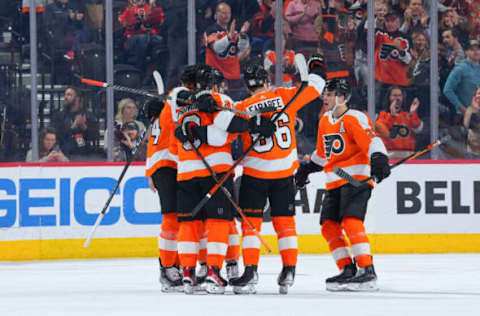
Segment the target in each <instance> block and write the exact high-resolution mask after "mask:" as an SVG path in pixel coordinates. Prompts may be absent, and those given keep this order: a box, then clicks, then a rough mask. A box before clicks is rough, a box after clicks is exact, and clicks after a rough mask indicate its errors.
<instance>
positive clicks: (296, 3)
mask: <svg viewBox="0 0 480 316" xmlns="http://www.w3.org/2000/svg"><path fill="white" fill-rule="evenodd" d="M335 1H336V0H335ZM319 15H321V5H320V3H319V2H318V1H314V0H293V1H291V2H290V3H289V4H288V6H287V9H286V11H285V19H286V20H287V21H288V23H289V24H290V27H291V30H292V34H291V35H292V36H291V43H290V45H289V47H292V48H294V49H295V51H297V52H302V53H303V54H304V55H306V56H309V55H310V54H311V53H312V52H314V51H316V49H317V46H318V35H317V33H316V32H315V27H314V22H315V19H316V18H317V17H318V16H319Z"/></svg>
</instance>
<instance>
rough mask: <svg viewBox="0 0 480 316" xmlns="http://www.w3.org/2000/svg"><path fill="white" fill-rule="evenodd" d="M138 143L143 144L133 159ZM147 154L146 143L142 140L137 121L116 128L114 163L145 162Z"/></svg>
mask: <svg viewBox="0 0 480 316" xmlns="http://www.w3.org/2000/svg"><path fill="white" fill-rule="evenodd" d="M137 142H141V143H140V145H139V147H138V149H137V151H136V152H135V156H133V157H132V149H133V148H134V147H135V145H136V144H137ZM146 153H147V145H146V143H145V142H144V141H143V140H142V139H140V133H139V126H138V125H137V123H136V121H129V122H126V123H125V124H123V126H122V127H116V130H115V146H114V147H113V160H114V161H127V160H128V159H132V161H145V158H146Z"/></svg>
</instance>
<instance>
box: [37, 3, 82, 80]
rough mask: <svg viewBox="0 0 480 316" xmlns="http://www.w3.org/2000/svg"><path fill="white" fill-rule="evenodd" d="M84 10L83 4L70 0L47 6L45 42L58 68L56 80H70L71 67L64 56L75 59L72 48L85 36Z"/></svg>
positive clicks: (44, 17)
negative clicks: (69, 67)
mask: <svg viewBox="0 0 480 316" xmlns="http://www.w3.org/2000/svg"><path fill="white" fill-rule="evenodd" d="M84 12H85V11H84V7H83V6H82V5H75V3H71V2H70V1H69V0H55V1H54V2H53V3H50V4H48V5H47V6H46V7H45V12H44V15H43V26H44V41H43V42H44V43H45V46H46V47H48V52H49V54H50V55H51V56H50V57H51V58H52V62H53V64H54V66H55V68H56V69H55V71H54V82H58V83H65V82H70V81H69V80H70V76H69V75H67V73H68V71H69V69H68V67H67V65H66V64H65V63H64V62H63V57H65V58H67V59H73V51H72V49H73V48H74V46H75V45H76V44H78V42H79V41H80V39H81V38H83V35H82V34H81V33H82V31H83V30H84V17H85V15H84ZM60 52H61V53H60ZM59 53H60V54H59Z"/></svg>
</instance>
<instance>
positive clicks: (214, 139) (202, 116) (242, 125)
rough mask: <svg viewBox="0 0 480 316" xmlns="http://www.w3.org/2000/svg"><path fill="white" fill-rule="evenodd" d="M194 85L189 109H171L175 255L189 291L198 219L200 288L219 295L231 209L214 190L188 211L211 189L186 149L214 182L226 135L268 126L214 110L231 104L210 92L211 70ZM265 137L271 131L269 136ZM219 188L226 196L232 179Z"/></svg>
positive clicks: (227, 162) (226, 149)
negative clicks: (203, 272)
mask: <svg viewBox="0 0 480 316" xmlns="http://www.w3.org/2000/svg"><path fill="white" fill-rule="evenodd" d="M196 80H197V85H198V87H199V88H201V89H202V91H200V92H198V93H196V94H195V96H194V97H193V98H192V100H193V103H192V104H191V105H185V106H177V107H176V108H175V110H174V113H175V116H176V118H177V122H178V124H179V127H177V129H176V130H175V136H176V137H177V138H178V139H179V140H180V142H177V144H178V176H177V179H178V190H179V192H178V208H179V216H178V219H179V223H180V228H179V235H178V252H179V257H180V263H181V265H182V267H183V268H184V276H183V283H184V291H185V293H187V294H191V293H193V291H194V289H195V287H196V279H195V266H196V263H197V255H198V248H199V242H200V235H201V231H200V230H201V227H202V221H203V220H205V223H204V224H203V225H204V229H205V231H206V234H205V235H206V238H207V259H206V260H207V270H208V271H207V277H206V290H207V292H208V293H212V294H223V293H224V292H225V287H226V286H227V281H226V280H225V279H223V277H222V276H221V274H220V270H221V268H222V265H223V261H224V258H225V255H226V252H227V244H228V238H229V231H230V225H231V221H232V219H233V212H232V206H231V204H230V202H229V200H228V199H227V197H226V196H225V194H224V193H223V192H221V191H218V192H216V193H215V194H214V195H213V196H212V198H211V199H210V200H209V201H208V203H207V204H206V205H205V207H204V208H203V209H202V211H201V212H199V213H198V214H195V215H194V214H192V210H193V208H194V207H195V206H196V205H197V204H198V202H199V201H200V200H201V199H202V198H203V196H204V195H205V194H206V193H208V191H209V190H210V188H211V187H213V186H214V184H215V181H214V180H213V177H212V175H211V174H210V171H209V170H208V168H207V167H206V166H205V164H204V163H203V162H202V160H201V158H200V157H199V155H198V154H197V153H196V151H195V150H193V148H192V144H193V146H195V147H196V148H198V151H199V153H200V155H202V156H203V157H204V159H205V160H206V162H207V163H208V164H209V166H210V167H211V169H212V170H213V171H214V172H215V173H216V174H217V176H218V178H221V177H222V175H223V174H224V173H225V172H226V171H227V170H228V169H229V168H230V167H231V166H232V164H233V161H232V156H231V147H230V141H231V139H232V138H231V137H232V135H230V133H239V132H244V131H246V130H253V131H255V132H260V133H262V134H269V133H268V131H267V133H265V131H264V130H265V129H266V128H267V129H268V127H270V128H272V127H271V125H272V124H271V122H270V125H269V124H268V123H269V121H268V120H266V119H264V120H262V121H261V123H260V124H258V123H257V120H256V119H251V120H246V119H244V118H241V117H239V116H235V115H234V114H233V113H231V112H227V111H218V108H217V107H218V106H221V107H231V106H232V104H233V101H232V100H231V99H230V98H229V97H228V96H226V95H222V94H217V93H212V92H211V91H210V90H211V88H212V86H213V85H215V81H214V73H213V70H212V69H211V68H209V67H201V68H200V69H199V73H198V76H197V79H196ZM270 134H271V133H270ZM224 187H225V188H227V189H228V190H229V191H230V192H232V187H233V181H232V179H231V178H230V179H229V180H227V181H226V182H225V183H224Z"/></svg>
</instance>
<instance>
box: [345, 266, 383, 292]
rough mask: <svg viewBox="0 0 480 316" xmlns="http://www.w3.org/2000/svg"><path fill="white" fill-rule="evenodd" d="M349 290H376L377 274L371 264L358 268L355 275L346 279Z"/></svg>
mask: <svg viewBox="0 0 480 316" xmlns="http://www.w3.org/2000/svg"><path fill="white" fill-rule="evenodd" d="M347 289H348V290H349V291H364V292H370V291H377V290H378V287H377V275H376V274H375V269H374V268H373V264H372V265H369V266H367V267H365V268H359V269H358V272H357V275H356V276H354V277H352V278H351V279H349V280H348V281H347Z"/></svg>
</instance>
